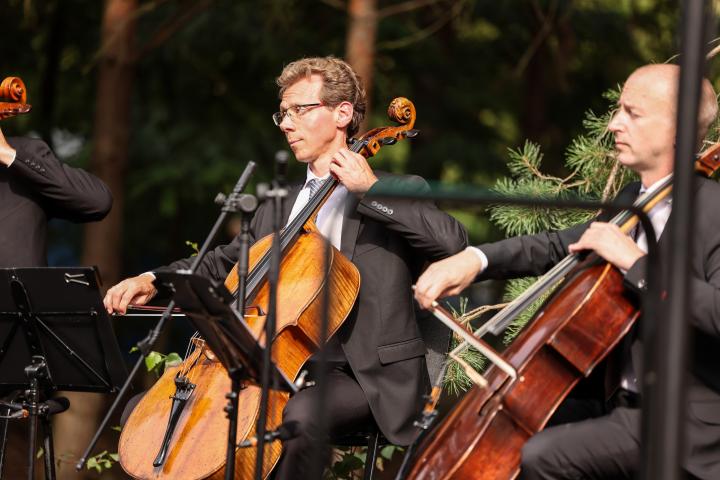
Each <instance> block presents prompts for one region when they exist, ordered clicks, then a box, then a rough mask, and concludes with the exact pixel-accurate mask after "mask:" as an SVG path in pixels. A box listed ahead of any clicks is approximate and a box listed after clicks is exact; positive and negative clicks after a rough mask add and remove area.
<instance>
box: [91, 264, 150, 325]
mask: <svg viewBox="0 0 720 480" xmlns="http://www.w3.org/2000/svg"><path fill="white" fill-rule="evenodd" d="M156 293H157V290H156V289H155V287H154V286H153V276H152V275H149V274H147V273H143V274H142V275H138V276H137V277H131V278H126V279H125V280H123V281H122V282H120V283H118V284H117V285H115V286H114V287H112V288H111V289H110V290H108V291H107V293H106V294H105V298H104V299H103V303H104V304H105V309H106V310H107V311H108V313H113V312H118V313H121V314H123V315H124V314H125V312H126V311H127V307H128V305H129V304H131V303H132V304H134V305H145V304H146V303H147V302H149V301H150V299H151V298H152V297H154V296H155V294H156Z"/></svg>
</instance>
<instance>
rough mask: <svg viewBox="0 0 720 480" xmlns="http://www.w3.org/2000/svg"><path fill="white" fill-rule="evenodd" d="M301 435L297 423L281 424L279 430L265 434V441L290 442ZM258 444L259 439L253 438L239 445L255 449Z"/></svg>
mask: <svg viewBox="0 0 720 480" xmlns="http://www.w3.org/2000/svg"><path fill="white" fill-rule="evenodd" d="M299 434H300V424H299V423H298V422H296V421H292V422H284V423H281V424H280V426H279V427H278V428H277V430H270V431H269V432H267V433H265V436H264V438H265V441H266V442H272V441H275V440H290V439H291V438H295V437H297V436H298V435H299ZM257 444H258V437H257V436H253V437H250V438H248V439H247V440H243V441H242V442H240V443H239V444H238V447H240V448H247V447H254V446H256V445H257Z"/></svg>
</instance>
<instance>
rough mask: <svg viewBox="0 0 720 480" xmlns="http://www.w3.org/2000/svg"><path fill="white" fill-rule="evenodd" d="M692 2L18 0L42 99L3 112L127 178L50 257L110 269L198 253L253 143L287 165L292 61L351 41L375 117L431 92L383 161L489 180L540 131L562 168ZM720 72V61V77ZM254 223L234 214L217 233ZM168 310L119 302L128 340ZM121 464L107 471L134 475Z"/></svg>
mask: <svg viewBox="0 0 720 480" xmlns="http://www.w3.org/2000/svg"><path fill="white" fill-rule="evenodd" d="M679 8H680V5H679V3H678V2H676V1H668V0H575V1H573V0H501V1H498V0H496V1H483V0H274V1H273V0H264V1H260V0H255V1H249V0H248V1H240V0H105V1H99V0H0V29H1V31H2V33H1V34H0V35H1V37H0V38H2V41H0V76H2V77H5V76H19V77H21V78H22V79H23V80H24V81H25V83H26V85H27V87H28V92H29V97H28V101H29V103H31V104H32V105H33V111H32V112H31V113H30V114H29V115H24V116H21V117H17V118H14V119H11V120H5V121H4V122H3V123H2V124H1V125H0V128H2V130H3V132H4V133H5V134H6V135H9V136H12V135H32V136H39V137H42V138H43V139H45V141H47V142H48V143H49V144H50V145H51V146H52V147H53V148H54V149H55V151H56V152H57V154H58V156H59V157H61V158H62V159H63V160H64V161H66V162H67V163H69V164H71V165H74V166H81V167H83V168H86V169H88V170H90V171H92V172H93V173H95V174H97V175H98V176H100V177H101V178H102V179H103V180H104V181H105V182H106V183H108V185H110V187H111V188H112V191H113V195H114V198H115V203H114V207H113V211H112V213H111V214H110V216H109V217H108V218H107V219H105V220H104V221H103V222H101V223H99V224H94V225H90V226H87V227H81V226H77V225H72V224H68V223H63V222H58V223H53V224H52V238H51V249H50V252H49V261H50V264H51V265H77V264H84V265H98V266H99V268H100V272H101V274H102V278H103V282H104V285H105V287H106V288H107V287H109V286H111V285H113V284H114V283H116V282H117V281H119V280H120V279H122V278H124V277H126V276H129V275H134V274H137V273H139V272H142V271H146V270H149V269H151V268H153V267H154V266H157V265H161V264H164V263H167V262H169V261H171V260H173V259H176V258H179V257H184V256H188V255H190V254H191V253H192V248H191V247H190V246H189V245H188V242H196V243H201V242H202V241H203V239H204V238H205V235H206V233H207V232H208V230H209V228H210V226H211V225H212V223H213V221H214V219H215V218H216V216H217V213H218V212H217V207H216V206H215V205H214V204H213V198H214V197H215V194H216V193H217V192H223V191H228V190H229V189H231V188H232V186H233V185H234V183H235V181H236V179H237V177H238V176H239V174H240V173H241V172H242V170H243V168H244V166H245V164H246V163H247V161H249V160H255V161H256V162H258V163H259V167H260V168H259V171H258V172H257V174H256V175H255V177H254V179H253V182H252V185H251V187H250V190H251V191H252V188H253V187H254V185H255V184H256V183H257V182H260V181H268V180H270V179H271V178H272V174H273V158H274V155H275V152H277V151H278V150H280V149H283V148H285V142H284V139H283V136H282V135H281V133H280V131H279V130H278V129H277V127H275V126H274V125H273V123H272V120H271V118H270V116H271V114H272V113H273V112H275V111H276V110H277V107H278V102H279V101H278V97H277V89H276V86H275V83H274V80H275V77H276V76H277V75H278V74H279V73H280V71H281V70H282V68H283V66H284V65H285V64H287V63H289V62H291V61H292V60H295V59H297V58H300V57H305V56H319V55H335V56H339V57H343V58H345V59H347V60H348V61H349V62H350V63H351V64H352V65H353V66H354V67H355V68H356V70H357V71H358V72H359V73H360V74H361V76H362V77H363V78H364V80H365V82H366V84H367V88H368V91H369V93H370V99H371V101H370V111H369V117H368V120H367V125H366V126H367V128H371V127H375V126H379V125H383V124H386V122H387V118H386V116H385V111H386V108H387V105H388V103H389V102H390V101H391V100H392V98H394V97H396V96H405V97H408V98H410V99H411V100H412V101H413V102H414V103H415V106H416V108H417V113H418V117H417V122H416V128H418V129H419V130H420V132H421V133H420V136H419V137H418V138H416V139H414V140H412V141H406V142H401V143H399V144H398V145H396V146H393V147H387V148H385V149H383V151H382V152H381V154H380V155H379V156H378V157H377V158H376V159H374V160H373V165H374V166H377V168H380V169H384V170H390V171H393V172H399V173H414V174H419V175H422V176H424V177H425V178H427V179H428V180H430V181H432V182H437V183H438V184H442V185H445V186H448V185H449V186H453V185H458V186H459V185H465V186H471V187H473V188H490V187H492V185H493V184H494V183H495V182H496V181H497V180H498V179H500V178H502V177H505V176H507V175H508V174H509V172H508V170H507V168H506V166H505V164H506V161H507V151H508V149H509V148H516V147H518V146H520V145H522V144H523V142H524V141H525V140H531V141H534V142H536V143H538V144H539V145H540V146H541V147H542V149H543V152H544V155H545V157H544V161H543V167H544V170H545V171H547V172H548V173H550V174H553V175H559V176H562V175H564V174H567V172H566V171H565V166H564V163H563V156H564V152H565V149H566V148H567V147H568V145H569V143H570V141H571V139H572V138H573V137H574V136H576V135H577V134H578V133H580V132H581V130H582V119H583V114H584V113H585V112H586V111H587V110H589V109H592V110H594V111H597V112H605V111H607V109H608V102H607V100H606V99H604V98H603V96H602V93H603V92H605V91H606V90H608V89H611V88H613V87H617V85H618V84H619V83H620V82H622V81H623V80H624V79H625V78H626V77H627V75H628V74H629V73H630V72H631V71H632V70H633V69H634V68H636V67H638V66H639V65H641V64H644V63H648V62H664V61H668V60H669V59H672V58H674V56H675V55H676V54H677V52H678V50H679V46H678V39H679V31H678V25H679V21H680V14H679ZM716 72H717V66H716V64H714V63H711V64H710V69H709V75H710V78H711V79H712V80H713V81H714V83H715V84H716V86H717V84H718V82H717V81H716V78H717V76H716ZM290 175H291V176H293V177H295V178H301V177H303V176H304V166H302V165H298V164H292V165H291V169H290ZM447 207H448V208H449V209H450V210H451V212H452V213H453V214H454V215H456V216H457V217H458V218H459V219H461V220H462V221H463V222H464V223H465V224H466V226H467V227H468V229H469V231H470V234H471V240H472V241H473V242H480V241H486V240H488V239H493V238H498V237H499V236H500V232H499V230H497V229H496V228H494V227H493V226H492V224H491V223H490V222H489V221H488V220H487V217H486V216H485V215H484V212H483V210H482V209H478V208H475V207H467V208H461V207H459V206H458V205H448V206H447ZM1 228H2V226H1V225H0V229H1ZM236 228H237V226H236V223H235V222H230V223H229V224H228V227H227V228H226V230H225V231H224V232H223V233H222V234H221V238H220V239H219V240H218V241H219V242H225V241H228V240H229V239H230V238H232V235H233V232H234V231H235V230H234V229H236ZM496 290H497V289H496ZM149 327H150V325H149V323H148V321H147V320H135V319H122V320H116V329H117V331H118V335H119V339H120V343H121V347H122V348H123V349H124V350H125V351H129V349H130V346H131V345H132V344H133V343H134V342H136V341H137V340H139V339H140V338H141V337H142V336H144V334H145V333H146V331H147V330H148V328H149ZM188 331H189V327H188V326H187V325H184V324H183V323H182V322H176V323H175V324H174V325H173V326H171V328H170V329H168V331H167V332H166V333H165V336H164V338H163V339H162V341H161V343H160V346H159V347H158V349H163V350H164V351H181V350H183V351H184V347H183V346H182V345H183V342H184V341H186V339H187V333H188ZM133 359H134V357H133V356H131V355H129V354H128V361H129V362H130V361H133ZM151 380H152V377H151V376H150V377H148V378H147V379H145V380H143V381H144V382H146V383H147V382H150V381H151ZM141 383H142V382H141ZM140 388H142V386H141V385H140ZM104 408H105V400H104V399H102V398H100V397H99V396H97V395H95V396H83V397H81V400H78V401H77V402H75V401H74V402H73V407H72V408H71V410H70V411H69V412H66V413H64V414H63V415H62V416H61V417H64V420H62V423H61V424H60V425H58V427H59V428H58V429H57V432H56V445H57V447H56V451H57V452H56V453H57V454H58V456H59V457H60V460H61V464H60V469H59V473H60V475H59V478H81V476H80V475H78V474H75V473H74V471H72V469H71V468H70V466H71V465H72V463H74V462H73V461H72V459H73V458H76V457H77V456H78V454H79V453H80V451H81V450H82V448H83V447H84V446H85V444H86V443H87V441H88V439H89V437H90V435H91V433H92V431H93V430H94V424H95V420H94V419H95V418H97V417H99V416H100V415H101V414H102V412H103V410H104ZM58 421H59V422H60V420H58ZM107 436H108V438H107V439H105V440H104V446H103V447H102V448H108V449H109V450H110V451H114V450H113V449H114V448H115V446H114V444H113V443H114V442H116V435H115V438H113V434H112V433H109V434H108V435H107ZM21 458H23V459H24V457H21ZM118 470H119V467H115V468H113V469H111V470H110V471H107V472H104V473H103V474H102V478H123V477H122V475H121V473H120V472H119V471H118ZM87 475H89V478H94V477H97V474H94V473H89V474H87ZM8 478H15V477H12V476H10V477H8Z"/></svg>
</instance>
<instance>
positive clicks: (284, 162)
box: [275, 150, 290, 187]
mask: <svg viewBox="0 0 720 480" xmlns="http://www.w3.org/2000/svg"><path fill="white" fill-rule="evenodd" d="M289 159H290V154H289V153H288V152H287V150H278V151H277V153H275V180H276V181H277V183H278V185H279V186H281V187H282V186H284V185H285V184H286V183H287V169H288V160H289Z"/></svg>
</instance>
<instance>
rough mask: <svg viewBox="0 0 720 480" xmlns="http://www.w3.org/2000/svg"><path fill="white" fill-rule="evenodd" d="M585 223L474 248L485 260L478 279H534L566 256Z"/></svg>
mask: <svg viewBox="0 0 720 480" xmlns="http://www.w3.org/2000/svg"><path fill="white" fill-rule="evenodd" d="M588 225H589V223H583V224H580V225H576V226H574V227H571V228H568V229H565V230H559V231H556V232H542V233H538V234H536V235H521V236H519V237H513V238H508V239H505V240H500V241H498V242H493V243H485V244H482V245H478V246H477V248H479V249H480V250H481V251H482V252H483V253H484V254H485V256H486V257H487V259H488V265H487V268H486V269H485V270H484V271H483V272H482V273H481V274H480V275H479V276H478V280H485V279H489V278H500V279H504V278H517V277H527V276H538V275H542V274H543V273H545V272H547V271H548V270H550V269H551V268H552V267H553V266H554V265H555V264H557V263H558V262H559V261H560V260H562V259H563V258H565V257H566V256H567V255H568V253H569V252H568V245H570V244H571V243H574V242H576V241H577V240H578V239H579V238H580V237H581V236H582V234H583V232H584V231H585V229H586V228H587V227H588Z"/></svg>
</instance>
